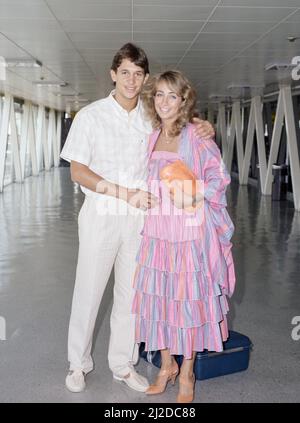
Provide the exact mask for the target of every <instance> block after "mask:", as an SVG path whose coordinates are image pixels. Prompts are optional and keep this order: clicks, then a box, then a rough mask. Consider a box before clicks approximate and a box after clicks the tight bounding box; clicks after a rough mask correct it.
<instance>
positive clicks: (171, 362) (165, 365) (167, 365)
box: [161, 358, 177, 370]
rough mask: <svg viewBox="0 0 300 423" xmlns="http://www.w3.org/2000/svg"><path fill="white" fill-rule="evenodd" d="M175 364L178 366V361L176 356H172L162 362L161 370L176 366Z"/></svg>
mask: <svg viewBox="0 0 300 423" xmlns="http://www.w3.org/2000/svg"><path fill="white" fill-rule="evenodd" d="M175 366H177V362H176V360H175V358H172V359H171V360H168V361H165V362H163V363H161V370H168V369H170V368H171V367H175Z"/></svg>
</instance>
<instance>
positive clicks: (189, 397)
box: [177, 375, 196, 403]
mask: <svg viewBox="0 0 300 423" xmlns="http://www.w3.org/2000/svg"><path fill="white" fill-rule="evenodd" d="M195 382H196V379H195V375H193V377H192V378H191V379H187V378H183V377H182V376H181V377H180V376H179V393H178V395H177V402H178V403H188V402H192V401H193V400H194V394H195ZM180 385H184V386H185V387H186V388H189V389H188V390H189V391H190V393H189V394H181V393H180Z"/></svg>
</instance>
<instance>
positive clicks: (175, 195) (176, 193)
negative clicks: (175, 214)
mask: <svg viewBox="0 0 300 423" xmlns="http://www.w3.org/2000/svg"><path fill="white" fill-rule="evenodd" d="M169 189H170V198H171V200H172V202H173V204H174V206H175V207H177V208H178V209H188V208H191V207H192V208H195V207H196V206H197V205H198V204H199V202H201V201H203V195H202V194H201V192H197V193H196V194H195V195H192V194H191V193H190V194H189V193H186V192H184V181H182V180H178V179H174V180H173V181H172V182H171V183H170V184H169Z"/></svg>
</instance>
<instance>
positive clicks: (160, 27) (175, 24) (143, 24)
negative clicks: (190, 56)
mask: <svg viewBox="0 0 300 423" xmlns="http://www.w3.org/2000/svg"><path fill="white" fill-rule="evenodd" d="M202 26H203V22H202V21H201V22H199V21H171V20H168V21H164V22H163V24H162V23H161V21H153V20H152V21H151V20H146V21H133V31H134V33H135V32H159V33H163V32H164V33H179V32H184V33H191V34H196V33H198V32H199V31H200V29H201V28H202Z"/></svg>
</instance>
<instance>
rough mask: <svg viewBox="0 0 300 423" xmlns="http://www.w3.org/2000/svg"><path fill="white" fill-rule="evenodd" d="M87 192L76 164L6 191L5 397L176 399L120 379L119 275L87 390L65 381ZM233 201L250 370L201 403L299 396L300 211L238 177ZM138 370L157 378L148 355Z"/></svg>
mask: <svg viewBox="0 0 300 423" xmlns="http://www.w3.org/2000/svg"><path fill="white" fill-rule="evenodd" d="M82 199H83V197H82V194H81V193H80V192H78V189H76V187H75V186H74V185H73V184H72V183H71V182H70V179H69V169H68V168H59V169H54V170H52V171H50V172H46V173H45V174H43V175H42V176H39V177H31V178H27V179H26V180H25V183H24V184H22V185H20V184H13V185H10V186H7V187H6V188H5V191H4V193H2V194H0V234H1V235H0V316H1V317H0V338H4V337H5V338H6V340H3V339H2V340H0V374H1V377H0V402H107V403H112V402H133V403H137V402H149V403H150V402H152V401H153V402H162V403H172V402H175V399H176V391H177V384H176V385H175V387H171V386H170V387H168V388H167V390H166V392H165V393H164V394H163V395H161V396H158V397H157V396H156V397H155V398H154V397H153V398H151V397H146V396H145V395H144V394H141V393H137V392H134V391H131V390H129V389H128V388H127V387H126V386H125V385H123V384H121V383H118V382H116V381H114V380H113V379H112V376H111V373H110V371H109V369H108V363H107V348H108V337H109V314H110V309H111V304H112V284H113V280H112V278H111V280H110V283H109V285H108V287H107V290H106V292H105V296H104V299H103V302H102V305H101V309H100V312H99V317H98V320H97V327H96V331H95V345H94V352H93V357H94V360H95V370H94V371H93V372H92V373H90V374H89V375H88V376H87V389H86V391H85V392H84V393H81V394H72V393H70V392H68V391H67V390H66V388H65V386H64V379H65V375H66V371H67V330H68V320H69V314H70V306H71V300H72V292H73V284H74V275H75V266H76V259H77V246H78V241H77V214H78V211H79V209H80V205H81V202H82ZM228 203H229V212H230V215H231V217H232V219H233V221H234V223H235V227H236V231H235V235H234V238H233V242H234V250H233V252H234V259H235V264H236V274H237V288H236V292H235V294H234V296H233V297H232V299H231V300H230V306H231V312H230V318H229V321H230V327H231V328H232V329H234V330H236V331H239V332H242V333H245V334H247V335H248V336H249V337H250V338H251V340H252V342H253V344H254V349H253V351H252V353H251V359H250V366H249V369H248V370H247V371H246V372H241V373H236V374H233V375H228V376H223V377H219V378H215V379H210V380H206V381H202V382H197V384H196V402H208V403H211V402H226V403H227V402H299V401H300V340H299V341H296V340H293V339H292V337H291V332H292V329H293V325H292V324H291V321H292V319H293V317H294V316H300V276H299V275H300V213H299V212H298V213H297V212H295V211H294V208H293V204H292V203H291V202H289V201H287V202H272V201H271V198H269V197H259V196H258V194H257V191H256V188H255V187H252V186H248V187H247V186H243V187H239V186H238V185H237V184H236V182H235V181H233V183H232V185H231V188H230V189H229V191H228ZM4 322H5V323H6V330H5V328H4ZM298 333H299V334H300V328H299V331H298ZM137 368H138V371H139V372H141V373H143V374H145V375H146V376H148V377H149V379H150V380H153V379H154V377H155V374H156V372H157V369H156V368H153V367H152V366H151V365H150V364H147V363H146V362H145V361H143V360H141V361H140V363H139V364H138V367H137Z"/></svg>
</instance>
